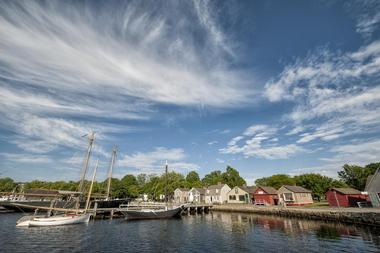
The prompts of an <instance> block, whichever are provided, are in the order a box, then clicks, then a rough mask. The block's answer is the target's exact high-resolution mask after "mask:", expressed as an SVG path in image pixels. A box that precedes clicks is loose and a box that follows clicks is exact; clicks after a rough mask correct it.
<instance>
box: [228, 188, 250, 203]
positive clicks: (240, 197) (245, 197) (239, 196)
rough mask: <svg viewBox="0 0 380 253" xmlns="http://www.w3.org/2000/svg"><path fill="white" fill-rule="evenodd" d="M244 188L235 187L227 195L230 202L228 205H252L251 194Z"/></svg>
mask: <svg viewBox="0 0 380 253" xmlns="http://www.w3.org/2000/svg"><path fill="white" fill-rule="evenodd" d="M242 188H243V187H238V186H235V187H234V188H232V190H230V191H229V192H228V194H227V196H228V200H227V203H230V204H246V203H251V198H250V196H249V193H248V192H246V191H245V190H244V189H242Z"/></svg>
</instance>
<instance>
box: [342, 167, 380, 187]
mask: <svg viewBox="0 0 380 253" xmlns="http://www.w3.org/2000/svg"><path fill="white" fill-rule="evenodd" d="M379 166H380V163H371V164H368V165H366V166H364V167H361V166H357V165H348V164H345V165H343V170H342V171H339V172H338V175H339V178H341V179H342V180H343V181H344V182H345V183H346V184H347V185H348V186H350V187H352V188H355V189H357V190H360V191H363V190H364V188H365V185H366V182H367V178H368V176H370V175H373V174H374V173H375V171H376V169H377V168H378V167H379Z"/></svg>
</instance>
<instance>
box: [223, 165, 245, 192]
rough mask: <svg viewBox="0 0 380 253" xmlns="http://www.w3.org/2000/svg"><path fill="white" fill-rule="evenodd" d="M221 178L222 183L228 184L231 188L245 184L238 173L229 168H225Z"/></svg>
mask: <svg viewBox="0 0 380 253" xmlns="http://www.w3.org/2000/svg"><path fill="white" fill-rule="evenodd" d="M221 178H222V182H223V183H225V184H228V185H229V186H230V187H231V188H232V187H235V186H242V185H243V184H246V182H245V180H244V179H243V178H242V177H241V176H240V174H239V172H238V171H237V170H236V169H234V168H232V167H230V166H227V168H226V172H224V173H222V175H221Z"/></svg>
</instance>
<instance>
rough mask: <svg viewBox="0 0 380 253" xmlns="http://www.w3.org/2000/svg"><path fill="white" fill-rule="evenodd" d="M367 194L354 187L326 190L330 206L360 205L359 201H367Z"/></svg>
mask: <svg viewBox="0 0 380 253" xmlns="http://www.w3.org/2000/svg"><path fill="white" fill-rule="evenodd" d="M366 197H367V195H364V194H362V193H361V192H360V191H358V190H355V189H353V188H331V189H330V190H329V191H328V192H326V199H327V201H328V202H329V205H330V206H338V207H350V206H352V207H358V204H357V202H365V201H366Z"/></svg>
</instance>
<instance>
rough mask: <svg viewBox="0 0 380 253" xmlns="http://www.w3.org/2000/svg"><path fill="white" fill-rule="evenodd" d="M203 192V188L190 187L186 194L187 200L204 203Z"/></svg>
mask: <svg viewBox="0 0 380 253" xmlns="http://www.w3.org/2000/svg"><path fill="white" fill-rule="evenodd" d="M205 192H206V190H205V189H204V188H195V187H193V188H191V190H190V191H189V194H188V202H192V203H204V202H205Z"/></svg>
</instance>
